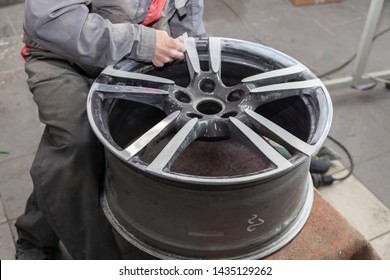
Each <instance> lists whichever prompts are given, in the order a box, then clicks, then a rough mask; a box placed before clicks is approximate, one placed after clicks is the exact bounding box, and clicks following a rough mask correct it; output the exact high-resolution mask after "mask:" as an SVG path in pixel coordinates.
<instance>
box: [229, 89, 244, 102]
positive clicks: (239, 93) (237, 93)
mask: <svg viewBox="0 0 390 280" xmlns="http://www.w3.org/2000/svg"><path fill="white" fill-rule="evenodd" d="M244 95H245V92H244V91H243V90H241V89H236V90H233V91H232V92H231V93H229V95H228V97H227V100H228V101H229V102H235V101H239V100H241V99H242V98H243V97H244Z"/></svg>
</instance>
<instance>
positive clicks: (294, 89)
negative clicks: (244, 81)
mask: <svg viewBox="0 0 390 280" xmlns="http://www.w3.org/2000/svg"><path fill="white" fill-rule="evenodd" d="M322 86H323V85H322V83H321V81H320V80H319V79H313V80H306V81H300V82H289V83H281V84H272V85H266V86H261V87H257V88H254V89H251V90H250V92H251V94H250V97H249V98H248V100H250V101H251V102H252V103H253V104H256V105H257V106H259V105H261V104H264V103H268V102H272V101H276V100H280V99H284V98H288V97H291V96H297V95H301V94H305V95H311V94H312V93H313V90H316V89H317V88H320V87H322ZM255 100H257V101H255Z"/></svg>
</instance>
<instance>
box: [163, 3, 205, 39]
mask: <svg viewBox="0 0 390 280" xmlns="http://www.w3.org/2000/svg"><path fill="white" fill-rule="evenodd" d="M203 9H204V4H203V0H189V1H188V2H187V4H186V15H185V16H183V17H180V16H179V15H178V13H177V12H176V13H175V14H174V16H173V17H172V19H171V20H170V23H169V26H170V31H171V33H172V36H173V37H178V36H180V35H182V34H183V33H184V32H187V34H188V36H189V37H205V36H206V31H205V28H204V25H203V19H202V18H203Z"/></svg>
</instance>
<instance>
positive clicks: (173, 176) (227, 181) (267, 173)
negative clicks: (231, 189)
mask: <svg viewBox="0 0 390 280" xmlns="http://www.w3.org/2000/svg"><path fill="white" fill-rule="evenodd" d="M218 39H220V40H221V41H227V42H229V43H231V42H233V43H234V42H239V43H242V44H248V43H249V44H254V43H250V42H246V41H243V40H236V39H228V38H218ZM255 45H256V46H261V48H263V49H264V50H267V51H269V52H273V53H276V54H277V55H279V56H281V57H284V58H286V59H288V60H289V61H293V62H294V63H296V64H298V65H301V63H299V62H298V61H296V60H295V59H293V58H291V57H289V56H288V55H286V54H284V53H282V52H279V51H277V50H274V49H272V48H269V47H266V46H262V45H260V44H255ZM319 88H321V90H322V96H323V98H324V102H325V103H326V105H327V108H326V109H327V119H326V120H325V125H324V127H323V129H322V133H321V135H320V136H319V138H318V139H317V140H316V141H315V144H313V145H312V146H313V150H312V153H314V152H316V151H317V150H318V149H319V148H320V147H321V146H322V144H323V142H324V141H325V139H326V137H327V135H328V133H329V130H330V125H331V122H332V115H333V108H332V105H331V100H330V95H329V93H328V91H327V89H326V88H325V86H324V85H323V83H322V82H320V86H319ZM95 91H96V85H95V83H94V84H93V85H92V87H91V90H90V93H89V95H88V99H87V114H88V118H89V121H90V125H91V127H92V129H93V131H94V132H95V134H96V136H97V137H98V139H99V140H100V141H101V142H102V144H103V145H104V146H105V148H106V149H108V150H109V151H110V152H111V153H113V154H114V155H116V156H117V157H119V158H120V159H121V160H123V161H124V162H126V163H128V164H129V166H130V167H132V168H136V169H138V170H140V171H141V172H144V173H146V174H149V175H152V176H157V177H160V178H162V179H168V180H172V181H177V182H183V181H184V182H187V183H192V184H199V185H206V184H207V185H236V184H246V183H251V182H255V181H258V180H268V179H271V178H273V177H275V176H278V175H281V174H284V173H285V172H289V170H291V169H293V168H295V167H296V166H297V165H299V164H300V163H301V162H302V161H303V160H305V158H306V157H307V156H308V155H304V154H298V155H294V156H293V157H292V158H291V159H289V161H290V162H291V163H292V164H291V166H290V167H288V168H283V169H280V168H276V169H270V168H269V169H264V170H261V172H257V173H254V174H243V175H237V176H236V175H234V176H230V177H229V176H224V177H209V176H197V175H190V174H183V173H174V172H165V171H163V170H161V171H156V170H150V169H148V166H145V165H139V164H134V163H133V162H132V161H129V160H126V159H125V157H126V152H124V151H120V150H118V149H117V148H116V147H115V146H114V145H113V144H112V142H111V141H109V140H108V139H107V135H103V134H102V133H101V130H100V129H99V128H98V126H99V125H98V124H97V123H96V120H95V116H94V112H93V111H92V105H91V104H92V102H93V101H92V98H93V96H94V94H95ZM180 114H181V112H180Z"/></svg>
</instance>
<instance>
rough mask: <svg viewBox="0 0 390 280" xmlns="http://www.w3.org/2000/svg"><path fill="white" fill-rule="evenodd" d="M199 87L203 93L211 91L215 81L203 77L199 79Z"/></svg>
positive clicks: (213, 88)
mask: <svg viewBox="0 0 390 280" xmlns="http://www.w3.org/2000/svg"><path fill="white" fill-rule="evenodd" d="M199 87H200V90H201V91H203V92H205V93H212V92H213V91H214V90H215V82H214V81H213V80H212V79H209V78H205V79H203V80H201V81H200V83H199Z"/></svg>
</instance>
